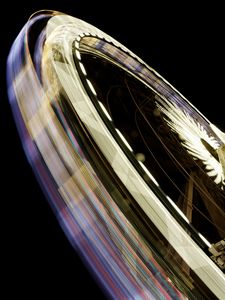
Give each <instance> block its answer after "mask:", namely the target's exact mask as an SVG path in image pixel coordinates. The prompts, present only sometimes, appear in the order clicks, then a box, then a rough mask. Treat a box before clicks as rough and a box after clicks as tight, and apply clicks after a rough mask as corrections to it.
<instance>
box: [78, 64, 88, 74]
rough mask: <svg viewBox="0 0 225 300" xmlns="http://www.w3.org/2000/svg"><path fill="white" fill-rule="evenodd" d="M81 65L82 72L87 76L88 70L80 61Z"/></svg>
mask: <svg viewBox="0 0 225 300" xmlns="http://www.w3.org/2000/svg"><path fill="white" fill-rule="evenodd" d="M79 66H80V69H81V72H82V73H83V74H84V76H87V72H86V70H85V67H84V65H83V64H82V63H81V62H80V63H79Z"/></svg>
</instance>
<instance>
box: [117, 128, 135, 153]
mask: <svg viewBox="0 0 225 300" xmlns="http://www.w3.org/2000/svg"><path fill="white" fill-rule="evenodd" d="M116 132H117V133H118V135H119V136H120V138H121V140H122V141H123V142H124V144H125V145H126V146H127V148H128V149H129V150H130V151H131V152H133V149H132V148H131V146H130V145H129V143H128V142H127V140H126V139H125V137H124V136H123V135H122V133H121V132H120V131H119V129H117V128H116Z"/></svg>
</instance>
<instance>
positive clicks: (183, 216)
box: [166, 196, 190, 223]
mask: <svg viewBox="0 0 225 300" xmlns="http://www.w3.org/2000/svg"><path fill="white" fill-rule="evenodd" d="M166 198H167V199H168V200H169V202H170V204H171V205H172V206H173V207H174V208H175V209H176V211H177V212H178V213H179V214H180V216H181V217H182V218H183V219H184V220H185V221H186V222H187V223H190V222H189V220H188V218H187V217H186V216H185V214H184V213H183V212H182V211H181V210H180V209H179V207H178V206H177V205H176V204H175V203H174V202H173V200H172V199H170V197H169V196H166Z"/></svg>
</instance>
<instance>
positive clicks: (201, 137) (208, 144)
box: [157, 99, 224, 187]
mask: <svg viewBox="0 0 225 300" xmlns="http://www.w3.org/2000/svg"><path fill="white" fill-rule="evenodd" d="M157 106H158V108H159V109H160V111H161V112H162V113H163V115H164V119H165V120H166V122H167V124H168V125H169V127H170V128H171V129H172V131H174V132H175V133H177V134H178V136H179V138H180V140H181V141H182V142H181V144H182V145H183V146H184V147H185V148H186V150H187V152H188V153H189V154H190V155H191V156H192V158H193V159H194V160H201V161H202V163H203V164H204V165H205V171H206V173H207V174H208V176H209V177H212V178H213V180H214V182H215V183H216V184H220V185H221V186H222V187H223V186H224V174H223V170H222V166H221V164H220V162H219V159H217V154H215V155H213V154H212V152H214V153H216V150H217V149H218V148H219V147H220V144H219V142H218V141H217V140H216V139H215V137H214V136H212V135H209V134H208V132H207V130H206V128H205V127H204V126H203V125H202V124H201V123H199V121H198V120H197V119H196V118H193V117H192V116H191V115H190V114H189V113H188V112H187V111H186V110H183V109H182V108H180V107H179V106H178V105H176V104H175V103H172V102H169V101H168V100H166V99H164V101H160V104H159V103H157ZM210 149H211V150H212V151H210Z"/></svg>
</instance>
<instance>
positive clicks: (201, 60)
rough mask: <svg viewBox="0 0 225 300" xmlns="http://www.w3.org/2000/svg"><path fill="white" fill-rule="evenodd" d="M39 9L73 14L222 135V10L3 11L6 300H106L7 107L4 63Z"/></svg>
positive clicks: (70, 7) (106, 5)
mask: <svg viewBox="0 0 225 300" xmlns="http://www.w3.org/2000/svg"><path fill="white" fill-rule="evenodd" d="M35 2H36V3H35ZM196 2H197V1H196ZM207 2H208V1H207ZM186 3H189V4H186ZM39 9H52V10H59V11H61V12H65V13H68V14H70V15H72V16H74V17H78V18H81V19H83V20H85V21H87V22H89V23H91V24H92V25H94V26H96V27H98V28H99V29H101V30H103V31H105V32H106V33H108V34H109V35H111V36H113V37H114V38H116V39H117V40H119V41H120V42H121V43H123V44H124V45H125V46H127V47H128V48H129V49H130V50H132V51H133V52H134V53H135V54H137V55H138V56H140V57H141V58H142V59H143V60H144V61H145V62H146V63H148V64H149V65H150V66H152V67H153V68H154V69H155V70H157V71H158V72H159V73H160V74H161V75H162V76H163V77H164V78H165V79H166V80H167V81H169V82H170V83H171V84H172V85H173V86H174V87H175V88H176V89H177V90H178V91H180V92H181V93H182V94H183V95H184V96H185V97H186V98H187V99H188V100H189V101H190V102H192V104H193V105H194V106H196V107H197V108H198V109H199V110H200V111H201V112H202V113H203V114H204V115H205V116H206V117H207V118H208V119H209V120H210V121H211V122H213V123H215V124H216V125H217V126H218V127H220V128H221V129H223V130H225V123H224V108H223V106H224V105H223V102H224V87H225V85H224V79H225V75H224V53H225V52H224V19H223V16H222V13H223V8H222V5H221V7H219V6H216V5H215V6H214V5H212V4H211V3H210V4H206V3H204V5H199V6H198V7H197V6H196V4H191V3H190V2H184V1H182V2H181V4H179V5H175V4H174V5H172V4H171V2H170V3H169V4H167V5H165V4H164V3H161V2H160V3H158V4H154V3H153V2H151V1H133V2H132V1H129V2H128V4H127V5H125V4H124V3H123V1H118V0H116V1H113V2H110V1H102V2H101V1H76V0H73V1H72V0H71V1H69V0H64V1H33V3H32V1H30V2H29V3H27V2H25V1H19V3H17V4H16V5H15V3H10V2H9V3H8V4H7V3H5V4H4V9H3V12H2V17H1V40H0V48H1V49H0V51H1V60H0V80H1V82H0V93H1V94H0V104H1V107H0V114H1V115H0V122H1V123H0V129H1V145H0V148H1V192H0V199H1V216H2V218H1V219H2V223H3V224H2V231H3V232H2V237H3V238H2V243H1V244H2V248H3V249H4V250H5V251H3V253H4V254H3V255H2V259H3V264H4V266H5V267H4V268H3V269H2V270H3V271H2V272H3V276H4V279H5V284H4V286H5V287H6V292H7V297H6V298H5V299H9V298H10V294H11V293H14V295H17V298H19V297H25V298H26V297H27V298H29V299H33V298H34V297H38V296H39V297H42V298H43V299H44V298H45V297H47V295H48V296H52V297H50V299H52V298H53V297H54V296H55V295H57V296H59V297H60V298H61V299H69V296H70V297H71V298H73V299H86V298H88V297H90V296H88V295H91V297H92V298H96V299H101V298H104V295H103V293H102V292H101V289H100V288H99V287H98V285H97V283H96V282H95V281H94V279H93V278H92V277H91V275H90V274H89V272H88V271H87V270H86V268H85V267H84V266H83V264H82V262H81V261H80V259H79V258H78V256H77V254H76V253H75V251H74V250H73V249H72V247H71V246H70V244H69V242H68V240H67V239H66V237H65V235H64V233H63V232H62V230H61V229H60V227H59V225H58V223H57V221H56V219H55V216H54V215H53V213H52V211H51V209H50V207H49V205H48V203H47V201H46V200H45V198H44V196H43V194H42V191H41V190H40V188H39V186H38V184H37V182H36V179H35V177H34V175H33V173H32V171H31V168H30V166H29V164H28V162H27V159H26V157H25V155H24V152H23V149H22V146H21V143H20V139H19V136H18V134H17V129H16V126H15V122H14V119H13V117H12V114H11V108H10V106H9V103H8V98H7V88H6V80H5V74H6V58H7V55H8V52H9V49H10V46H11V44H12V42H13V40H14V39H15V38H16V36H17V34H18V33H19V31H20V29H21V28H22V26H23V25H24V24H25V23H26V21H27V19H28V18H29V16H30V15H31V14H32V13H33V12H35V11H37V10H39ZM4 14H5V16H4ZM4 18H5V19H4ZM15 293H16V294H15ZM81 293H82V296H81V295H80V294H81Z"/></svg>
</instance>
